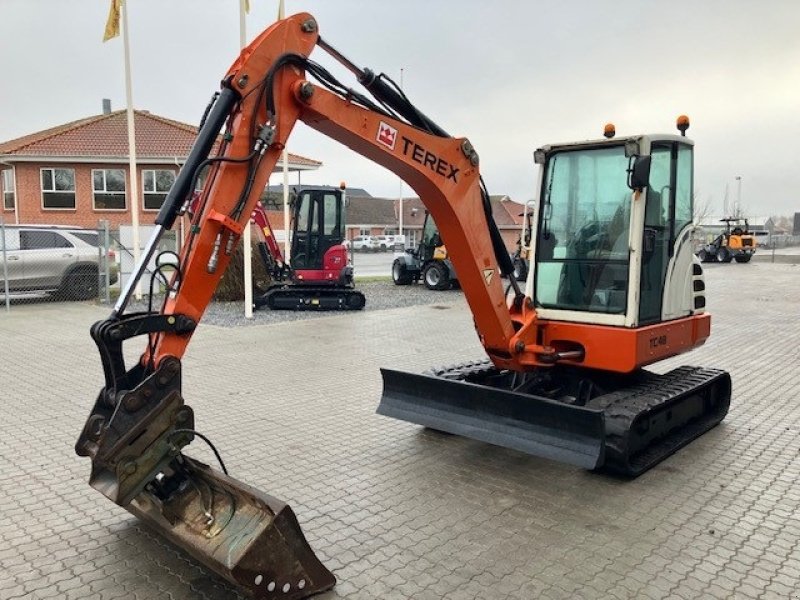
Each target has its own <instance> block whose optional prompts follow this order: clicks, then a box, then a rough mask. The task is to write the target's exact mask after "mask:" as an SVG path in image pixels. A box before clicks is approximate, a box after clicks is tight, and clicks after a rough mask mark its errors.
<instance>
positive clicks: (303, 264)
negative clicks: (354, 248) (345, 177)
mask: <svg viewBox="0 0 800 600" xmlns="http://www.w3.org/2000/svg"><path fill="white" fill-rule="evenodd" d="M344 237H345V206H344V197H343V194H342V192H341V191H340V190H326V189H317V188H315V189H305V190H300V191H299V192H298V193H297V195H296V196H295V199H294V203H293V214H292V244H291V255H290V256H291V260H290V263H291V265H292V270H293V271H294V272H295V275H296V276H297V278H298V280H301V281H302V280H304V279H306V278H307V277H308V276H309V275H303V273H302V272H303V271H314V270H325V269H326V268H327V269H328V270H331V271H336V274H337V278H338V274H339V273H338V271H341V269H342V267H343V266H344V265H346V264H347V251H346V249H345V248H344V246H343V242H344ZM351 276H352V273H351ZM324 280H325V279H323V281H324Z"/></svg>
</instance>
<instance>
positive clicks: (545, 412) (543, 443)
mask: <svg viewBox="0 0 800 600" xmlns="http://www.w3.org/2000/svg"><path fill="white" fill-rule="evenodd" d="M381 373H382V375H383V395H382V397H381V402H380V404H379V405H378V414H381V415H384V416H387V417H393V418H395V419H400V420H403V421H409V422H411V423H416V424H417V425H424V426H425V427H430V428H432V429H437V430H440V431H446V432H448V433H453V434H456V435H462V436H464V437H468V438H472V439H476V440H480V441H482V442H488V443H490V444H495V445H497V446H504V447H506V448H512V449H514V450H519V451H520V452H525V453H527V454H533V455H535V456H541V457H543V458H549V459H552V460H557V461H560V462H565V463H569V464H573V465H576V466H579V467H583V468H586V469H594V468H595V467H597V466H599V465H601V464H602V463H603V452H604V445H603V440H604V432H605V426H604V419H603V413H602V411H599V410H592V409H587V408H585V407H580V406H572V405H568V404H562V403H560V402H556V401H554V400H550V399H549V398H544V397H541V396H533V395H530V394H520V393H516V392H513V391H506V390H502V389H497V388H492V387H489V386H485V385H479V384H475V383H470V382H467V381H458V380H451V379H445V378H441V377H431V376H429V375H417V374H414V373H404V372H401V371H393V370H391V369H381Z"/></svg>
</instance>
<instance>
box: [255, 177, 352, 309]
mask: <svg viewBox="0 0 800 600" xmlns="http://www.w3.org/2000/svg"><path fill="white" fill-rule="evenodd" d="M291 206H292V212H291V223H292V237H291V240H292V241H291V248H290V257H291V258H290V260H289V261H288V262H287V261H286V260H285V258H284V256H283V252H281V248H280V246H279V245H278V243H277V241H276V240H275V235H274V233H273V231H272V226H271V225H270V222H269V217H268V216H267V212H266V211H265V210H264V207H263V206H262V205H261V203H260V202H257V203H256V205H255V208H253V212H252V214H251V218H252V220H253V221H254V222H255V224H256V231H257V233H258V236H259V238H260V240H259V244H258V250H259V254H260V255H261V260H262V261H263V262H264V265H265V267H266V269H267V273H269V275H270V277H271V278H272V281H273V282H274V283H273V285H271V286H270V287H269V289H267V290H266V291H265V292H264V293H263V294H262V295H260V296H259V297H257V298H256V299H255V302H254V304H255V306H256V308H261V307H262V306H266V307H268V308H271V309H273V310H281V309H282V310H361V309H362V308H364V305H365V304H366V298H364V294H362V293H361V292H359V291H358V290H356V289H354V288H355V284H354V282H353V267H352V265H350V263H349V261H348V257H347V248H345V246H344V239H345V224H346V219H345V196H344V187H342V188H341V189H339V190H331V189H324V188H312V187H302V188H295V190H294V199H293V201H292V203H291Z"/></svg>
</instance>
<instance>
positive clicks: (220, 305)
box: [128, 281, 463, 327]
mask: <svg viewBox="0 0 800 600" xmlns="http://www.w3.org/2000/svg"><path fill="white" fill-rule="evenodd" d="M357 289H359V290H361V292H362V293H363V294H364V296H366V298H367V305H366V306H365V307H364V310H365V311H375V310H388V309H392V308H404V307H407V306H420V305H424V304H450V303H452V302H456V301H457V300H460V299H461V298H463V293H462V292H461V290H460V289H453V290H446V291H442V292H434V291H431V290H428V289H426V288H425V286H424V285H422V284H412V285H403V286H398V285H394V283H392V282H391V281H371V282H368V283H358V284H357ZM156 306H161V304H160V302H157V303H156ZM146 309H147V306H146V305H145V304H144V303H138V302H135V303H131V306H130V308H129V309H128V311H129V312H132V311H136V310H146ZM358 312H360V311H358ZM343 314H354V311H330V310H328V311H323V310H320V311H317V310H299V311H294V310H269V309H268V308H262V309H259V310H254V311H253V318H252V319H247V318H245V316H244V303H242V302H212V303H211V304H209V305H208V308H207V309H206V312H205V314H204V315H203V321H202V322H203V324H204V325H217V326H219V327H242V326H248V325H263V324H266V323H283V322H286V321H298V320H300V319H319V318H322V317H331V316H336V315H343Z"/></svg>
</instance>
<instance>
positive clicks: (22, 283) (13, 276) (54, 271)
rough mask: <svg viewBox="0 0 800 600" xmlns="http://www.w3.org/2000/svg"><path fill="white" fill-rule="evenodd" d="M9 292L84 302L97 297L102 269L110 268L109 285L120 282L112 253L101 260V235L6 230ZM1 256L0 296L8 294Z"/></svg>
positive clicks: (17, 228)
mask: <svg viewBox="0 0 800 600" xmlns="http://www.w3.org/2000/svg"><path fill="white" fill-rule="evenodd" d="M5 248H6V252H5V255H6V269H7V272H8V288H9V292H47V293H50V294H54V295H58V296H59V297H62V298H69V299H74V300H85V299H88V298H94V297H96V296H97V293H98V288H99V281H98V278H99V271H100V268H102V267H105V265H106V264H107V265H109V279H110V283H112V284H114V283H116V282H117V278H118V269H117V265H116V260H115V258H116V257H115V256H114V253H113V251H111V250H109V252H108V260H104V261H102V263H103V264H101V260H100V251H99V248H100V235H99V233H98V232H97V231H94V230H91V229H81V228H79V227H63V226H49V225H7V226H6V227H5ZM2 260H3V257H2V255H0V293H2V292H3V291H4V290H5V282H4V281H3V279H2V275H3V270H2Z"/></svg>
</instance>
